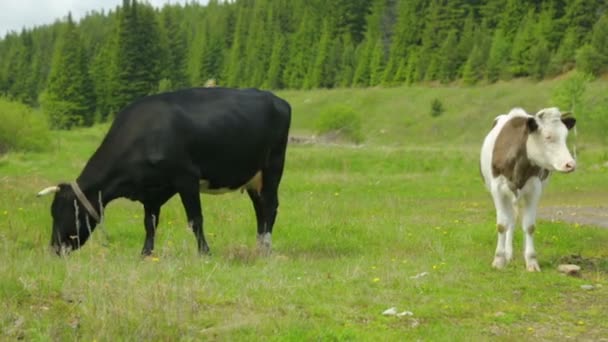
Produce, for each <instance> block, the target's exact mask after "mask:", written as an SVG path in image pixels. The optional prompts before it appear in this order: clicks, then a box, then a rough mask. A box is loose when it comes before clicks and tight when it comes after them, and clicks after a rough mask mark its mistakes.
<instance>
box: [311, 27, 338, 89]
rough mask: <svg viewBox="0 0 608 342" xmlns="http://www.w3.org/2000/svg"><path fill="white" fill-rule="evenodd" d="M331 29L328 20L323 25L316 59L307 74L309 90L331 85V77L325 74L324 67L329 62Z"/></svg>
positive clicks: (325, 69)
mask: <svg viewBox="0 0 608 342" xmlns="http://www.w3.org/2000/svg"><path fill="white" fill-rule="evenodd" d="M331 43H332V37H331V28H330V24H329V21H328V20H325V22H324V23H323V30H322V34H321V40H320V42H319V47H318V48H317V51H316V54H317V56H316V59H315V62H314V64H313V67H312V70H311V72H310V74H309V79H308V85H309V86H310V87H311V88H319V87H329V86H331V85H332V84H333V77H332V76H333V75H331V74H329V73H327V72H328V71H330V70H327V67H326V65H327V64H328V63H329V61H330V53H331V48H332V45H331Z"/></svg>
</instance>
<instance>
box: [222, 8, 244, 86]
mask: <svg viewBox="0 0 608 342" xmlns="http://www.w3.org/2000/svg"><path fill="white" fill-rule="evenodd" d="M246 11H247V9H245V8H243V7H241V8H240V9H239V14H238V18H237V21H236V26H235V29H234V37H233V40H232V45H231V46H230V50H229V52H228V61H227V64H226V65H225V69H224V78H225V82H226V86H229V87H238V86H240V85H241V84H242V74H243V63H242V61H243V56H244V50H245V44H246V41H247V38H246V33H245V28H246V27H247V23H246V21H247V19H246V17H247V14H246Z"/></svg>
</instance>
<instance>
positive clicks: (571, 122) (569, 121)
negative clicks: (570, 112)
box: [562, 117, 576, 129]
mask: <svg viewBox="0 0 608 342" xmlns="http://www.w3.org/2000/svg"><path fill="white" fill-rule="evenodd" d="M562 122H563V123H564V125H566V127H568V129H572V127H574V125H575V124H576V119H575V118H573V117H567V118H563V119H562Z"/></svg>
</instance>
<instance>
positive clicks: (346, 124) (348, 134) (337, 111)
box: [316, 104, 364, 144]
mask: <svg viewBox="0 0 608 342" xmlns="http://www.w3.org/2000/svg"><path fill="white" fill-rule="evenodd" d="M316 126H317V132H318V133H319V134H328V133H336V134H338V135H339V136H340V137H343V138H345V139H348V140H350V141H352V142H354V143H357V144H359V143H361V142H363V140H364V138H363V133H362V131H361V117H360V116H359V114H357V112H355V110H354V109H353V108H351V107H350V106H347V105H341V104H339V105H333V106H331V107H328V108H326V109H325V110H323V111H322V112H321V113H320V114H319V117H318V119H317V123H316Z"/></svg>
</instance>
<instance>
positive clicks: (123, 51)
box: [111, 0, 162, 111]
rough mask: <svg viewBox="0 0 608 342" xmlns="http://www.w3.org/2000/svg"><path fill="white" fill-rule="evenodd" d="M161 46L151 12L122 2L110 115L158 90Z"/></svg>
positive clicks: (126, 0)
mask: <svg viewBox="0 0 608 342" xmlns="http://www.w3.org/2000/svg"><path fill="white" fill-rule="evenodd" d="M160 44H161V40H160V35H159V28H158V24H157V22H156V18H155V16H154V10H153V9H152V8H151V7H150V6H149V5H142V4H139V3H138V2H137V1H135V0H123V6H122V9H121V12H120V18H119V23H118V30H117V37H116V54H115V57H114V60H115V63H113V69H114V70H113V73H112V74H113V80H112V81H111V83H112V86H111V87H112V90H113V94H112V104H111V110H112V111H117V110H120V109H122V108H123V107H124V106H126V105H127V104H128V103H130V102H132V101H133V100H135V99H137V98H140V97H142V96H145V95H148V94H151V93H153V92H155V91H156V90H157V88H158V81H159V80H160V71H161V70H160V68H161V65H160V63H159V59H158V56H159V55H161V53H162V50H161V45H160Z"/></svg>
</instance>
